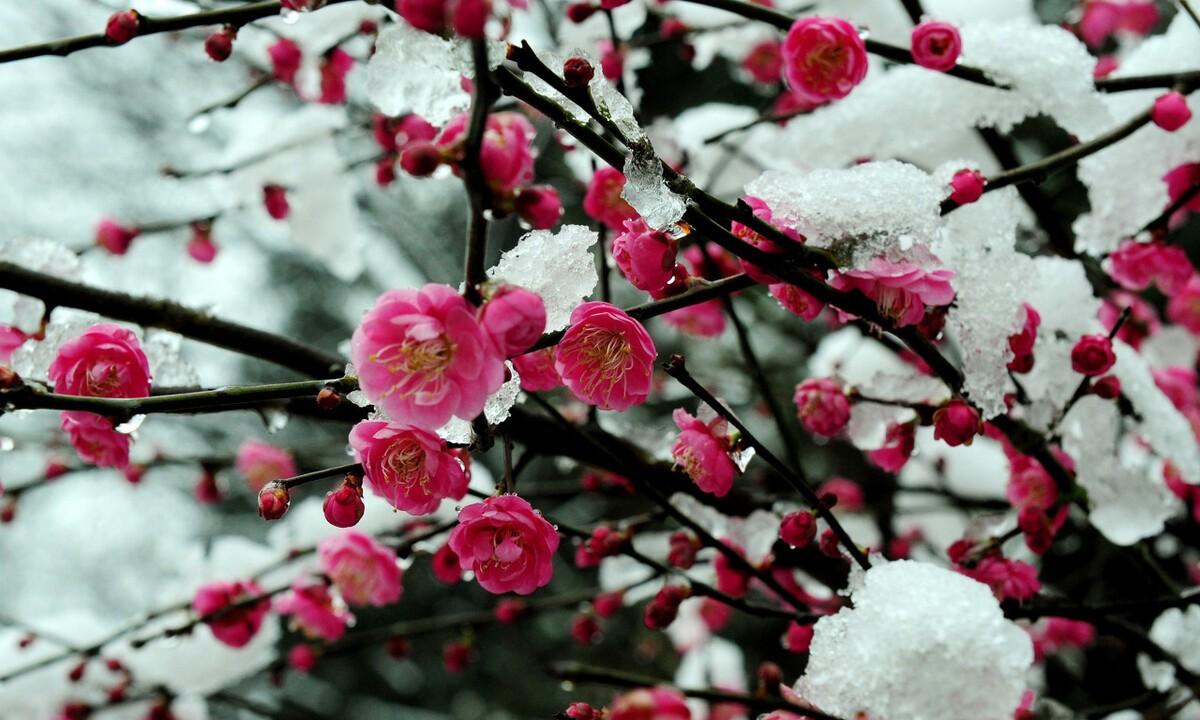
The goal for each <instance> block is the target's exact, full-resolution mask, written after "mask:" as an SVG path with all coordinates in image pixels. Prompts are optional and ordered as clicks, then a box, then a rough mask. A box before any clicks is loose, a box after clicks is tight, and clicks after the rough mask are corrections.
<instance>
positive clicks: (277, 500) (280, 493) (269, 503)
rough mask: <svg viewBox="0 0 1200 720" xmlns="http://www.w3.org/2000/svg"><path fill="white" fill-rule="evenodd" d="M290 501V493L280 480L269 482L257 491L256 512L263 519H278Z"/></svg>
mask: <svg viewBox="0 0 1200 720" xmlns="http://www.w3.org/2000/svg"><path fill="white" fill-rule="evenodd" d="M291 502H292V496H291V493H289V492H288V489H287V487H286V486H285V485H284V484H283V483H281V482H270V483H267V484H266V485H263V488H262V490H259V491H258V514H259V516H260V517H262V519H263V520H278V519H279V518H281V517H283V515H284V513H286V512H287V510H288V505H289V504H291Z"/></svg>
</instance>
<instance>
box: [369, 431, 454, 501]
mask: <svg viewBox="0 0 1200 720" xmlns="http://www.w3.org/2000/svg"><path fill="white" fill-rule="evenodd" d="M350 446H351V447H352V448H354V455H355V457H356V458H357V459H358V461H359V462H361V463H362V464H363V469H364V471H365V474H366V484H367V487H368V488H370V490H371V492H373V493H375V494H376V495H378V496H380V497H382V498H383V499H384V500H387V501H388V503H389V504H390V505H391V506H392V507H394V508H396V509H397V510H403V511H404V512H407V513H411V514H413V515H425V514H427V513H431V512H433V511H434V510H436V509H437V507H438V505H440V504H441V502H442V500H444V499H446V498H451V499H454V500H461V499H462V498H463V496H465V495H466V494H467V482H468V479H467V473H466V471H465V470H464V468H463V466H462V463H460V462H459V460H458V457H457V456H456V455H454V454H453V453H451V452H450V451H449V449H448V448H447V447H446V441H445V440H443V439H442V438H440V437H438V436H437V435H436V434H434V433H432V432H429V431H428V430H423V429H421V428H417V427H411V426H406V425H400V424H398V423H395V422H384V421H381V420H364V421H362V422H360V423H359V424H357V425H355V426H354V429H353V430H351V431H350Z"/></svg>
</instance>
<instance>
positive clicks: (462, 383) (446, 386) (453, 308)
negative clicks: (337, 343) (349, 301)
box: [350, 283, 504, 430]
mask: <svg viewBox="0 0 1200 720" xmlns="http://www.w3.org/2000/svg"><path fill="white" fill-rule="evenodd" d="M350 357H351V360H352V362H353V363H354V367H355V369H356V370H357V371H358V376H359V385H360V387H361V388H362V391H363V394H364V395H366V396H367V399H368V400H370V401H371V402H372V403H374V404H375V405H378V406H379V407H381V408H382V409H383V410H384V411H385V412H387V414H388V415H390V416H391V417H392V418H394V419H395V420H396V421H397V422H400V423H404V424H408V425H412V426H415V427H419V428H425V429H430V430H432V429H435V428H439V427H441V426H442V425H445V424H446V422H447V421H449V420H450V418H451V417H459V418H462V419H464V420H468V421H470V420H472V419H474V418H475V417H476V416H477V415H479V413H481V412H483V405H484V403H485V402H486V401H487V397H488V396H489V395H491V394H492V393H494V392H496V391H497V390H499V389H500V385H502V384H503V383H504V362H503V360H502V358H501V357H500V354H499V353H497V352H496V349H495V348H494V347H493V345H492V342H491V340H489V339H488V337H487V335H486V333H484V331H483V329H482V328H481V327H480V326H479V323H478V322H476V320H475V314H474V312H473V311H472V308H471V307H470V305H468V304H467V301H466V300H464V299H463V298H462V296H461V295H459V294H458V293H456V292H454V290H453V289H452V288H451V287H450V286H448V285H437V284H432V283H431V284H429V285H426V286H425V287H423V288H422V289H421V290H390V291H388V292H385V293H384V294H383V295H381V296H380V297H379V299H378V300H377V301H376V302H375V306H374V307H373V308H371V310H369V311H368V312H367V314H366V316H365V317H363V321H362V324H360V325H359V326H358V328H357V329H356V330H355V331H354V336H353V337H352V339H351V342H350Z"/></svg>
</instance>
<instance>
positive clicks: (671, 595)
mask: <svg viewBox="0 0 1200 720" xmlns="http://www.w3.org/2000/svg"><path fill="white" fill-rule="evenodd" d="M691 594H692V593H691V590H690V589H688V588H684V587H680V586H678V585H665V586H663V588H662V589H661V590H659V591H658V594H656V595H655V596H654V598H653V599H652V600H651V601H650V602H649V603H648V604H647V605H646V612H645V615H644V616H643V618H642V619H643V622H645V624H646V627H648V628H650V629H651V630H665V629H666V628H667V626H669V625H670V624H671V623H673V622H675V618H676V616H678V615H679V604H680V603H682V602H683V601H684V600H686V599H688V598H689V597H691Z"/></svg>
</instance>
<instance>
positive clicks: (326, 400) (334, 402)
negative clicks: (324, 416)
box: [317, 388, 342, 410]
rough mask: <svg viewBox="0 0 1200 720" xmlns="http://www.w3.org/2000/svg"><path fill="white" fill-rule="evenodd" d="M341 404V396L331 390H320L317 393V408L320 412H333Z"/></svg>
mask: <svg viewBox="0 0 1200 720" xmlns="http://www.w3.org/2000/svg"><path fill="white" fill-rule="evenodd" d="M341 404H342V395H341V393H339V392H338V391H337V390H334V389H333V388H321V392H319V393H317V407H319V408H321V409H322V410H333V409H334V408H336V407H337V406H338V405H341Z"/></svg>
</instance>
